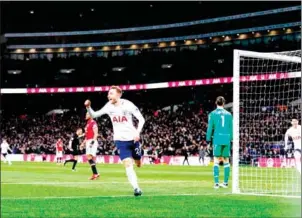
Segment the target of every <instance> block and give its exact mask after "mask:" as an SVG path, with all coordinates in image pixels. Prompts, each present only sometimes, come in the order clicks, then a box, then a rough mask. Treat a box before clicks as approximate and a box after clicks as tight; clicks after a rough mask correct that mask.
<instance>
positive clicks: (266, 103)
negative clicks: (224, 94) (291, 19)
mask: <svg viewBox="0 0 302 218" xmlns="http://www.w3.org/2000/svg"><path fill="white" fill-rule="evenodd" d="M233 73H234V75H233V85H234V86H233V87H234V90H233V92H234V94H233V114H234V140H233V157H232V159H233V160H232V161H233V172H232V173H233V176H232V190H233V193H246V194H264V195H280V196H297V197H298V196H300V197H301V175H300V173H299V172H298V170H297V168H296V167H301V162H296V161H295V159H294V158H293V149H294V148H292V149H289V150H286V149H285V143H284V137H285V132H286V130H287V129H288V128H289V127H290V126H291V124H290V122H291V119H292V118H296V119H298V120H299V124H301V51H289V52H280V53H258V52H250V51H242V50H235V51H234V72H233Z"/></svg>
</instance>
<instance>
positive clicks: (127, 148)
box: [85, 86, 145, 196]
mask: <svg viewBox="0 0 302 218" xmlns="http://www.w3.org/2000/svg"><path fill="white" fill-rule="evenodd" d="M121 96H122V90H121V88H120V87H118V86H112V87H111V88H110V90H109V92H108V100H109V102H108V103H107V104H106V105H105V106H104V107H103V108H102V109H101V110H99V111H96V112H94V111H93V110H92V109H91V107H90V105H91V102H90V101H89V100H86V101H85V106H86V108H87V111H88V112H89V113H90V115H91V116H92V117H93V118H96V117H100V116H102V115H104V114H108V115H109V117H110V119H111V122H112V126H113V132H114V136H113V138H114V142H115V145H116V146H117V148H118V149H119V150H120V152H119V153H120V154H119V155H120V159H121V160H122V162H123V164H124V166H125V168H126V174H127V177H128V180H129V182H130V184H131V185H132V187H133V189H134V196H140V195H142V191H141V189H140V188H139V186H138V183H137V176H136V173H135V171H134V169H133V159H134V161H135V163H136V165H137V166H138V167H140V166H141V148H140V144H139V140H140V133H141V131H142V128H143V125H144V123H145V119H144V117H143V116H142V114H141V113H140V111H139V109H138V108H137V107H136V106H135V105H134V104H133V103H132V102H130V101H128V100H126V99H121ZM132 116H134V117H136V118H137V119H138V121H139V122H138V127H137V128H135V127H134V125H133V120H132Z"/></svg>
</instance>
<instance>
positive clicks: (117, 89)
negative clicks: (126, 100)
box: [110, 86, 123, 94]
mask: <svg viewBox="0 0 302 218" xmlns="http://www.w3.org/2000/svg"><path fill="white" fill-rule="evenodd" d="M110 89H115V90H116V91H117V93H119V94H122V93H123V91H122V89H121V87H119V86H111V87H110Z"/></svg>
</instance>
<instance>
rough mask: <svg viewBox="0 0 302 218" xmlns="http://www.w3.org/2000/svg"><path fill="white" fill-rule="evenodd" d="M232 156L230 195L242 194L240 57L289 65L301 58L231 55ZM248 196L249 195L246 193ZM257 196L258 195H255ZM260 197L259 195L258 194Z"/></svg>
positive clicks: (255, 54)
mask: <svg viewBox="0 0 302 218" xmlns="http://www.w3.org/2000/svg"><path fill="white" fill-rule="evenodd" d="M233 57H234V59H233V154H232V165H233V166H232V193H233V194H244V193H241V192H240V187H239V136H240V132H239V128H240V126H239V125H240V122H239V117H240V116H239V114H240V57H249V58H261V59H267V60H277V61H284V62H291V63H301V57H297V56H286V55H282V54H280V53H278V54H276V53H261V52H252V51H245V50H236V49H235V50H234V54H233ZM246 194H250V193H246ZM257 195H258V194H257ZM259 195H260V194H259Z"/></svg>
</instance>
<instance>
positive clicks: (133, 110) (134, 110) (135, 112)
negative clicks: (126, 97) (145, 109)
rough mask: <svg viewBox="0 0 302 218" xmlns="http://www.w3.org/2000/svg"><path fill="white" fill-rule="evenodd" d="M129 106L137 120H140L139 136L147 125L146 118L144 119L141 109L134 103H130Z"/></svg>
mask: <svg viewBox="0 0 302 218" xmlns="http://www.w3.org/2000/svg"><path fill="white" fill-rule="evenodd" d="M128 104H129V107H130V111H131V113H132V115H133V116H135V118H136V119H138V126H137V131H138V134H140V133H141V131H142V129H143V126H144V124H145V118H144V117H143V115H142V114H141V112H140V111H139V109H138V108H137V107H136V106H135V105H134V104H133V103H132V102H130V101H128Z"/></svg>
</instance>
